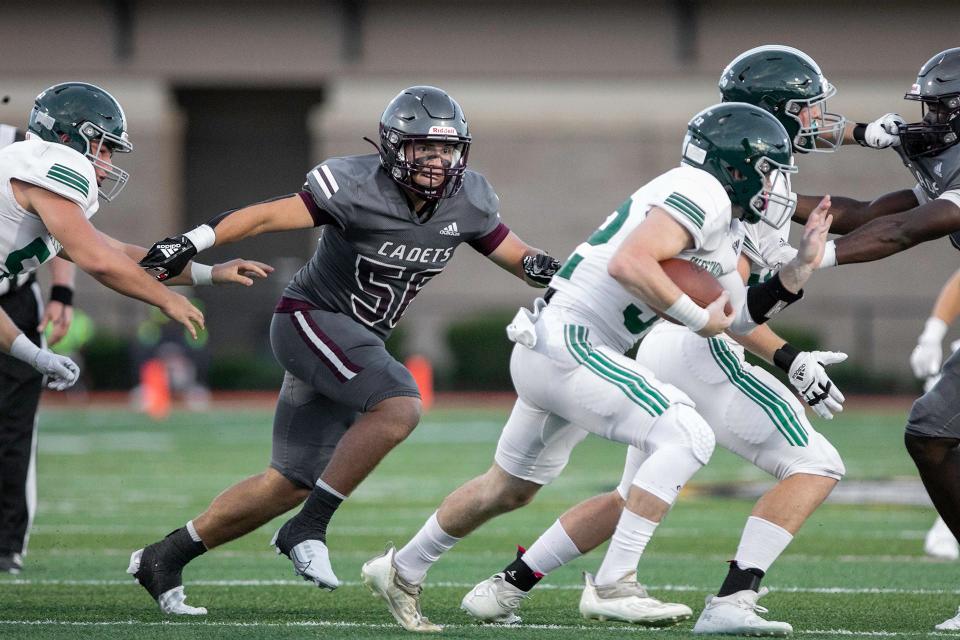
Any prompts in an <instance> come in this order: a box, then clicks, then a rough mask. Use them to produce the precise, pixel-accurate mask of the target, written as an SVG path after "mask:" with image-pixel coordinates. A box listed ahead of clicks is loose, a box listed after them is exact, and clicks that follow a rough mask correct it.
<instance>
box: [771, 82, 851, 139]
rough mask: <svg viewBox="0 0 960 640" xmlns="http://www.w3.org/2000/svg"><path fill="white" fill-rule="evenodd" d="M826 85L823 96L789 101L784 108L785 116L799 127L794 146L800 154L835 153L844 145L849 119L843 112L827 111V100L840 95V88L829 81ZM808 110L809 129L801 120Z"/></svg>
mask: <svg viewBox="0 0 960 640" xmlns="http://www.w3.org/2000/svg"><path fill="white" fill-rule="evenodd" d="M823 82H824V92H823V93H822V94H820V95H818V96H814V97H812V98H808V99H806V100H801V99H795V100H788V101H787V102H786V104H785V105H784V115H785V116H786V117H788V118H791V119H793V120H796V122H797V126H798V127H799V129H798V131H797V135H796V136H795V137H794V139H793V145H794V148H795V149H797V150H798V151H800V152H811V153H832V152H834V151H836V150H837V148H838V147H839V146H840V145H842V144H843V132H844V128H845V127H846V124H847V120H846V118H844V117H843V116H842V115H840V114H839V113H830V112H829V111H827V100H828V99H829V98H832V97H833V96H834V95H835V94H836V93H837V89H836V87H834V86H833V85H832V84H830V83H829V82H827V80H826V79H825V78H824V79H823ZM804 109H806V114H808V123H807V125H806V126H804V124H803V120H801V118H800V116H801V115H802V114H803V113H804ZM814 114H816V116H814Z"/></svg>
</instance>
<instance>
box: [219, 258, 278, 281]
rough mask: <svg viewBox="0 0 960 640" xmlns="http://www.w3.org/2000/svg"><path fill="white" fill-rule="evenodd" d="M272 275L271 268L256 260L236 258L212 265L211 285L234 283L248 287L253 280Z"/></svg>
mask: <svg viewBox="0 0 960 640" xmlns="http://www.w3.org/2000/svg"><path fill="white" fill-rule="evenodd" d="M271 273H273V267H271V266H270V265H268V264H265V263H263V262H257V261H256V260H243V259H242V258H237V259H235V260H230V261H229V262H221V263H219V264H215V265H213V272H212V276H213V284H229V283H236V284H242V285H243V286H245V287H249V286H250V285H252V284H253V279H254V278H258V279H261V280H262V279H263V278H266V277H267V276H268V275H270V274H271Z"/></svg>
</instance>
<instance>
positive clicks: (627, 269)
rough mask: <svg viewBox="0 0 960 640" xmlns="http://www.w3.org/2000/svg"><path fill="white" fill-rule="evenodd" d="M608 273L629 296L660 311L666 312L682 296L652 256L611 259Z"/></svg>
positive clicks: (615, 257) (639, 255) (640, 255)
mask: <svg viewBox="0 0 960 640" xmlns="http://www.w3.org/2000/svg"><path fill="white" fill-rule="evenodd" d="M607 271H608V272H609V274H610V276H611V277H613V279H614V280H616V281H617V282H618V283H620V286H622V287H623V288H624V289H626V290H627V291H628V292H630V294H631V295H633V296H634V297H636V298H639V299H640V300H643V301H644V302H646V303H647V304H649V305H651V306H653V307H654V308H656V309H660V310H661V311H665V310H667V309H669V308H670V307H671V306H672V305H673V304H674V303H675V302H677V300H678V299H679V298H680V296H681V295H683V292H682V291H681V290H680V288H679V287H677V285H676V284H674V283H673V281H672V280H670V278H669V277H668V276H667V274H666V273H664V271H663V267H661V266H660V263H659V262H658V261H657V260H656V259H655V258H653V257H652V256H648V255H644V254H634V255H633V256H631V257H626V256H621V257H619V258H618V256H614V257H613V259H611V260H610V263H609V264H608V265H607Z"/></svg>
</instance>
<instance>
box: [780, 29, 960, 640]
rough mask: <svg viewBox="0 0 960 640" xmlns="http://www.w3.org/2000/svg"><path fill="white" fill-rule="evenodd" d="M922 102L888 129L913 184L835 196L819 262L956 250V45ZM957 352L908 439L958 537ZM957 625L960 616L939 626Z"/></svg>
mask: <svg viewBox="0 0 960 640" xmlns="http://www.w3.org/2000/svg"><path fill="white" fill-rule="evenodd" d="M904 98H905V99H907V100H913V101H917V102H920V104H921V108H922V115H923V118H922V120H921V121H920V122H915V123H909V124H908V123H906V122H905V121H904V120H903V119H902V118H900V117H899V116H897V117H896V119H895V120H894V121H893V122H894V123H895V124H896V128H895V129H893V130H892V132H895V133H897V134H898V136H899V143H898V145H897V146H896V149H897V153H898V154H899V155H900V158H901V159H902V160H903V163H904V165H905V166H906V167H907V168H908V169H909V170H910V172H911V173H912V174H913V176H914V178H915V179H916V181H917V184H916V186H915V187H914V188H913V189H904V190H902V191H895V192H892V193H888V194H886V195H883V196H880V197H879V198H877V199H875V200H873V201H870V202H863V201H858V200H854V199H849V198H836V197H835V198H833V206H832V207H831V209H830V212H831V213H832V214H833V215H834V220H835V225H834V226H835V227H836V226H838V225H837V223H839V226H840V228H841V229H847V230H849V229H850V228H852V229H853V230H852V231H851V232H850V233H847V235H845V236H843V237H841V238H838V239H836V240H833V241H831V242H828V243H827V251H826V253H825V255H824V258H823V262H822V263H821V267H829V266H834V265H838V264H850V263H854V262H870V261H873V260H879V259H881V258H885V257H886V256H889V255H893V254H895V253H899V252H900V251H904V250H906V249H909V248H910V247H912V246H914V245H916V244H919V243H921V242H926V241H928V240H933V239H936V238H941V237H944V236H949V237H950V241H951V243H952V244H953V245H954V246H955V247H957V248H960V145H958V144H957V143H958V142H960V138H958V136H960V48H953V49H947V50H946V51H941V52H940V53H938V54H936V55H935V56H933V57H932V58H930V60H928V61H927V62H926V64H924V65H923V67H921V69H920V72H919V74H918V75H917V80H916V82H915V83H914V84H913V85H912V86H911V88H910V90H909V91H908V92H907V94H906V95H905V96H904ZM799 200H800V201H799V203H798V206H797V213H796V215H795V216H794V219H795V220H798V221H802V220H804V219H806V216H807V215H808V214H809V212H810V211H812V209H813V205H815V203H816V202H817V201H818V200H817V198H816V197H815V196H811V197H805V196H800V199H799ZM958 403H960V354H958V353H954V354H953V356H951V357H950V358H949V359H948V360H947V361H946V363H945V364H944V365H943V375H942V377H941V378H940V380H939V382H937V384H936V385H934V386H933V388H932V389H930V390H929V391H927V392H926V393H925V394H924V395H923V396H922V397H920V398H919V399H918V400H917V401H916V402H915V403H914V405H913V408H912V409H911V411H910V416H909V419H908V421H907V427H906V435H905V438H904V439H905V443H906V447H907V451H908V452H909V453H910V456H911V457H912V458H913V461H914V462H915V463H916V465H917V469H918V470H919V472H920V478H921V480H923V484H924V486H925V487H926V489H927V492H928V493H929V494H930V498H931V500H932V501H933V504H934V506H935V507H936V509H937V511H938V512H939V514H940V516H941V517H942V518H943V520H944V521H945V522H946V523H947V526H948V527H949V528H950V530H951V532H952V533H953V534H954V536H955V537H957V536H960V483H958V482H957V478H960V423H958V421H957V420H955V419H954V418H955V417H956V412H957V409H956V407H957V406H958ZM936 628H937V629H939V630H958V629H960V613H958V614H957V616H955V617H954V618H951V619H949V620H946V621H945V622H943V623H941V624H940V625H937V627H936Z"/></svg>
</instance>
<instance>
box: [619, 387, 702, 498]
mask: <svg viewBox="0 0 960 640" xmlns="http://www.w3.org/2000/svg"><path fill="white" fill-rule="evenodd" d="M645 444H646V446H645V447H644V448H645V450H646V452H647V454H648V456H647V458H646V460H644V461H643V462H642V463H641V465H640V468H639V469H638V470H637V473H636V475H635V476H634V477H633V480H632V484H634V485H636V486H637V487H639V488H640V489H642V490H644V491H646V492H648V493H650V494H653V495H654V496H656V497H657V498H659V499H661V500H663V501H664V502H666V503H667V504H673V502H674V501H675V500H676V499H677V495H678V494H679V493H680V489H682V488H683V485H685V484H686V483H687V481H688V480H689V479H690V478H691V477H692V476H693V474H694V473H696V472H697V471H698V470H699V469H700V467H702V466H703V465H705V464H706V463H707V462H709V460H710V456H711V455H712V454H713V448H714V444H715V439H714V436H713V431H712V430H711V429H710V426H709V425H708V424H707V423H706V421H705V420H704V419H703V418H702V417H700V414H698V413H697V412H696V411H694V410H693V409H692V408H691V407H688V406H686V405H673V406H671V407H670V409H668V410H667V412H666V413H664V414H663V415H662V416H660V418H658V419H657V422H656V423H655V424H654V428H653V429H652V430H651V432H650V434H649V436H648V438H647V441H646V443H645Z"/></svg>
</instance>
